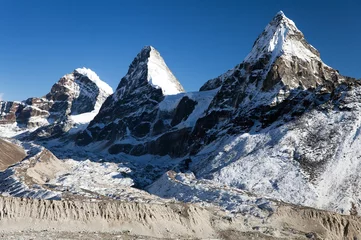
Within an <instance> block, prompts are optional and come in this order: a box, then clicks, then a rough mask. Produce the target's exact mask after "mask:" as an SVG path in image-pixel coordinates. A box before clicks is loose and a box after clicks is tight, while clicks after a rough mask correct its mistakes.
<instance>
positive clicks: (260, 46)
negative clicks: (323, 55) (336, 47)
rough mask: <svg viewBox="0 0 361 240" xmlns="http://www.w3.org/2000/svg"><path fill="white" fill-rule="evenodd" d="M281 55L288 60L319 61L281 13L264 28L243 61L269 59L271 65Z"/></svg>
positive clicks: (297, 31) (299, 33) (313, 49)
mask: <svg viewBox="0 0 361 240" xmlns="http://www.w3.org/2000/svg"><path fill="white" fill-rule="evenodd" d="M281 55H282V56H283V55H284V56H285V57H289V58H291V57H292V56H297V57H298V58H301V59H303V60H309V59H317V60H320V54H319V52H318V51H317V50H316V49H315V48H314V47H313V46H311V45H310V44H308V43H307V42H306V40H305V39H304V35H303V33H302V32H301V31H300V30H299V29H298V28H297V27H296V24H295V23H294V22H293V21H292V20H291V19H289V18H287V17H286V15H285V14H284V13H283V12H282V11H280V12H278V13H277V14H276V16H275V17H274V18H273V19H272V21H271V22H270V23H269V24H268V25H267V26H266V28H265V29H264V31H263V32H262V34H261V35H260V36H259V37H258V38H257V40H256V41H255V43H254V45H253V48H252V51H251V52H250V53H249V54H248V56H247V57H246V58H245V60H244V61H245V62H249V63H255V62H257V61H259V60H260V59H269V62H270V63H273V62H274V60H275V59H276V58H277V57H279V56H281Z"/></svg>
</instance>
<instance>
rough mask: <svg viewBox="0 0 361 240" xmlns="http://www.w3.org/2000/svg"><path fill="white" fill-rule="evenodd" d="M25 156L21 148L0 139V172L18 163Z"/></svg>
mask: <svg viewBox="0 0 361 240" xmlns="http://www.w3.org/2000/svg"><path fill="white" fill-rule="evenodd" d="M25 156H26V154H25V151H24V149H22V148H21V147H19V146H17V145H15V144H12V143H10V142H7V141H5V140H3V139H0V171H4V170H5V169H7V168H8V167H9V166H11V165H14V164H15V163H18V162H20V161H21V160H23V159H24V158H25Z"/></svg>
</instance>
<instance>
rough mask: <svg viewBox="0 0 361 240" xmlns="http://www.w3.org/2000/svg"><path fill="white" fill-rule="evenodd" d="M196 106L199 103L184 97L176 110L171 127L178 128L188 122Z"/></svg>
mask: <svg viewBox="0 0 361 240" xmlns="http://www.w3.org/2000/svg"><path fill="white" fill-rule="evenodd" d="M196 105H197V102H195V101H193V100H191V99H189V98H188V97H187V96H186V97H183V98H182V100H181V101H180V102H179V104H178V106H177V108H176V110H175V115H174V117H173V119H172V122H171V124H170V125H171V126H176V125H178V124H179V123H180V122H182V121H184V120H187V118H188V117H189V115H190V114H191V113H192V112H193V111H194V108H195V106H196Z"/></svg>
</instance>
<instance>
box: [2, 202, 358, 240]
mask: <svg viewBox="0 0 361 240" xmlns="http://www.w3.org/2000/svg"><path fill="white" fill-rule="evenodd" d="M246 219H247V220H246ZM19 231H21V232H19ZM97 234H98V236H99V237H100V236H103V237H105V236H107V237H106V238H107V239H118V237H119V236H121V237H122V238H121V239H138V238H139V237H140V236H142V237H141V238H144V239H157V238H161V239H173V238H177V239H194V238H200V239H230V240H231V239H237V240H238V239H353V240H354V239H361V220H360V219H359V218H356V217H350V216H342V215H339V214H335V213H329V212H326V211H320V210H315V209H311V208H302V207H296V206H288V205H282V206H280V207H279V208H278V209H277V210H276V212H275V213H274V214H272V215H271V216H270V217H269V218H268V219H264V220H260V219H258V218H255V217H250V216H248V217H247V216H241V215H239V216H236V217H228V216H226V214H225V213H224V212H222V211H220V210H216V209H206V208H201V207H198V206H195V205H189V204H182V203H164V204H154V203H152V204H149V203H135V202H120V201H109V200H108V201H97V202H95V201H93V202H91V201H51V200H34V199H21V198H10V197H0V236H3V237H5V238H9V237H15V238H16V237H21V239H28V238H29V239H31V238H33V237H35V238H36V239H58V238H59V239H61V237H65V236H68V237H67V239H78V238H77V237H76V236H79V237H80V238H81V237H87V236H94V237H95V236H96V235H97ZM27 237H28V238H27ZM125 237H126V238H125ZM15 238H14V239H15ZM9 239H10V238H9ZM91 239H93V238H91ZM95 239H96V238H95Z"/></svg>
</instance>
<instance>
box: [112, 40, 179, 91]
mask: <svg viewBox="0 0 361 240" xmlns="http://www.w3.org/2000/svg"><path fill="white" fill-rule="evenodd" d="M123 81H124V82H123ZM144 81H147V82H148V83H149V84H150V85H151V86H153V87H154V88H157V89H159V88H160V89H162V92H163V94H164V95H174V94H178V93H181V92H184V89H183V87H182V85H181V84H180V83H179V81H178V80H177V78H176V77H175V76H174V75H173V73H172V72H171V71H170V69H169V68H168V66H167V64H166V63H165V61H164V59H163V58H162V56H161V55H160V53H159V52H158V51H157V50H156V49H155V48H154V47H152V46H145V47H143V48H142V50H141V51H140V52H139V53H138V55H137V56H136V57H135V59H134V60H133V62H132V64H131V65H130V67H129V70H128V73H127V75H126V76H125V77H124V78H123V79H122V81H121V82H120V84H119V86H118V89H119V88H123V87H124V86H125V85H126V86H128V87H127V88H129V87H131V88H132V89H134V88H137V86H139V85H141V83H142V82H144Z"/></svg>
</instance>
